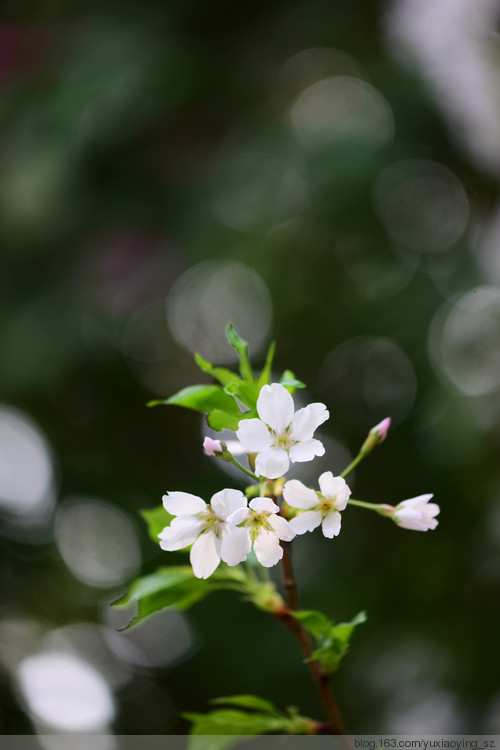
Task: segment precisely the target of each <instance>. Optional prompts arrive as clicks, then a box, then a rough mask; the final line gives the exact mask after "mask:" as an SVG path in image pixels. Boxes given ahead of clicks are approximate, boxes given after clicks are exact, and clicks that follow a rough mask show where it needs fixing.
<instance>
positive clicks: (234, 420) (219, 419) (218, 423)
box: [207, 409, 257, 432]
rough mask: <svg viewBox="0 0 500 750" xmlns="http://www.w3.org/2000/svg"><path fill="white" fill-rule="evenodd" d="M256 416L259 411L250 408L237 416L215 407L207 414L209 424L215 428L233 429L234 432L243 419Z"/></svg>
mask: <svg viewBox="0 0 500 750" xmlns="http://www.w3.org/2000/svg"><path fill="white" fill-rule="evenodd" d="M256 416H257V412H256V411H255V410H254V409H250V410H249V411H246V412H244V413H243V414H242V413H240V414H238V415H237V416H236V415H234V414H227V413H225V412H223V411H219V410H218V409H214V411H213V412H211V414H209V415H208V416H207V424H208V425H209V427H211V428H212V429H213V430H219V431H220V430H232V431H233V432H236V430H237V429H238V427H239V423H240V421H241V420H242V419H251V418H252V417H256Z"/></svg>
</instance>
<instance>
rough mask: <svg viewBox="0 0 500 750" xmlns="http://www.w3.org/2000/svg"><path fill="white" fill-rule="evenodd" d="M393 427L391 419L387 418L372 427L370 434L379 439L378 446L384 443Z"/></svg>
mask: <svg viewBox="0 0 500 750" xmlns="http://www.w3.org/2000/svg"><path fill="white" fill-rule="evenodd" d="M390 426H391V418H390V417H386V418H385V419H383V420H382V421H381V422H379V423H378V424H376V425H375V427H372V429H371V430H370V433H371V434H372V435H373V437H374V438H376V439H377V444H379V443H383V442H384V440H385V439H386V437H387V433H388V432H389V427H390Z"/></svg>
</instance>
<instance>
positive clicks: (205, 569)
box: [158, 489, 247, 578]
mask: <svg viewBox="0 0 500 750" xmlns="http://www.w3.org/2000/svg"><path fill="white" fill-rule="evenodd" d="M246 504H247V500H246V498H245V496H244V495H243V493H242V492H240V491H239V490H230V489H225V490H221V491H220V492H217V493H216V494H215V495H213V497H212V499H211V500H210V504H207V503H206V502H205V501H204V500H202V499H201V497H198V496H197V495H191V494H190V493H189V492H169V493H167V494H166V495H164V496H163V507H164V508H165V510H166V511H167V512H168V513H170V514H171V515H173V516H176V518H174V519H173V521H172V522H171V524H170V526H166V527H165V528H164V529H163V531H162V532H161V533H160V534H158V536H159V538H160V547H161V548H162V549H164V550H166V551H167V552H175V551H176V550H179V549H184V548H185V547H189V546H190V545H191V544H192V545H193V546H192V547H191V552H190V553H189V559H190V562H191V565H192V566H193V573H194V574H195V576H196V577H197V578H208V577H209V576H211V575H212V573H213V572H214V570H215V569H216V568H217V566H218V565H219V563H220V560H221V555H220V550H221V545H222V541H223V539H224V537H225V535H226V534H227V532H228V530H229V528H228V525H227V519H228V517H229V516H231V515H232V514H233V513H234V512H235V511H238V510H241V509H244V508H246Z"/></svg>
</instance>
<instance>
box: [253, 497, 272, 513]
mask: <svg viewBox="0 0 500 750" xmlns="http://www.w3.org/2000/svg"><path fill="white" fill-rule="evenodd" d="M249 506H250V508H251V509H252V510H255V511H257V513H277V512H278V511H279V509H280V507H279V505H276V503H273V501H272V500H271V499H270V498H269V497H254V499H253V500H250V502H249Z"/></svg>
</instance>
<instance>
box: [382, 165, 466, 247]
mask: <svg viewBox="0 0 500 750" xmlns="http://www.w3.org/2000/svg"><path fill="white" fill-rule="evenodd" d="M375 202H376V207H377V210H378V212H379V215H380V217H381V219H382V221H383V222H384V224H385V226H386V229H387V231H388V232H389V234H390V235H391V236H392V237H393V239H394V240H396V241H397V242H400V243H401V244H402V245H404V246H405V247H408V248H411V249H412V250H417V251H419V252H424V253H441V252H444V251H446V250H448V249H449V248H450V247H452V245H454V244H455V243H456V242H457V241H458V240H459V239H460V237H461V236H462V235H463V233H464V232H465V230H466V228H467V223H468V219H469V199H468V197H467V193H466V192H465V189H464V187H463V185H462V183H461V182H460V180H459V179H458V178H457V177H456V176H455V175H454V174H453V172H451V171H450V170H449V169H447V168H446V167H443V165H442V164H438V163H437V162H434V161H429V160H427V159H407V160H404V161H400V162H397V163H396V164H392V165H391V166H390V167H388V168H387V169H386V170H385V171H384V172H383V174H382V176H381V178H380V180H379V182H378V184H377V188H376V191H375Z"/></svg>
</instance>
